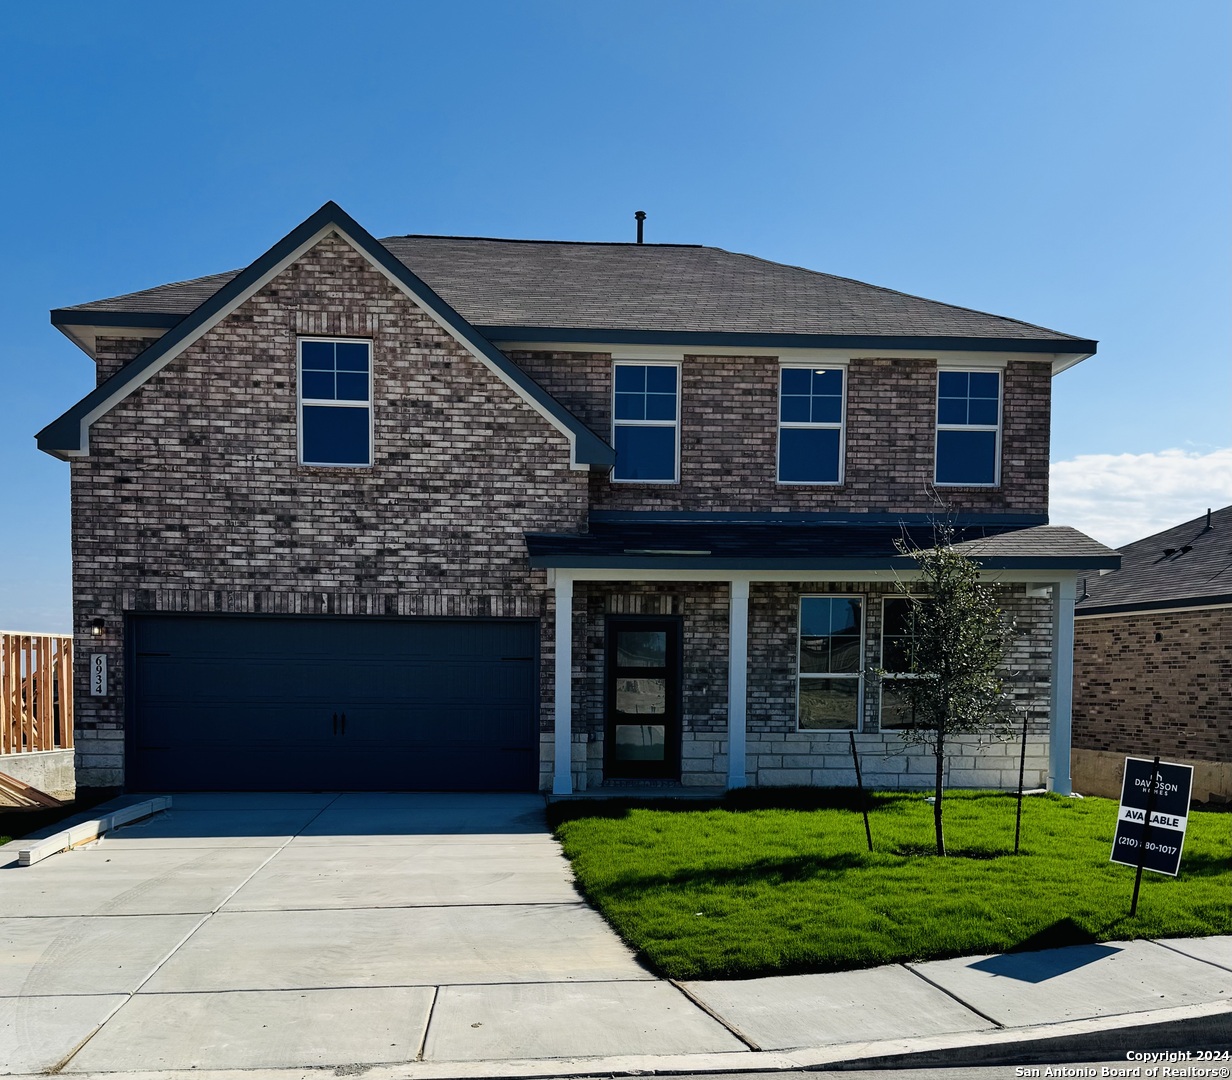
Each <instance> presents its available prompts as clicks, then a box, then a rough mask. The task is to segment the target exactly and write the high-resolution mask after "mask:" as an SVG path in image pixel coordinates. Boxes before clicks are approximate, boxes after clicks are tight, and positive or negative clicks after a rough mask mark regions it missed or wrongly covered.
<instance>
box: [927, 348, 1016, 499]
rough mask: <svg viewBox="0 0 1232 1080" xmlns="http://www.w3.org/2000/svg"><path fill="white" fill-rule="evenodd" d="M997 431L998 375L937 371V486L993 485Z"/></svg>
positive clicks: (999, 400)
mask: <svg viewBox="0 0 1232 1080" xmlns="http://www.w3.org/2000/svg"><path fill="white" fill-rule="evenodd" d="M1000 433H1001V373H1000V372H999V371H939V372H937V471H936V482H937V483H938V484H964V485H976V486H980V487H994V486H996V484H997V482H998V479H997V473H998V466H999V464H1000V460H999V459H1000Z"/></svg>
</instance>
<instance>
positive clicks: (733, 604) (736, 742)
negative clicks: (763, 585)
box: [727, 580, 749, 788]
mask: <svg viewBox="0 0 1232 1080" xmlns="http://www.w3.org/2000/svg"><path fill="white" fill-rule="evenodd" d="M727 618H728V637H727V786H728V787H729V788H741V787H744V785H745V768H746V762H745V758H746V754H745V748H744V734H745V718H746V707H747V705H748V696H749V694H748V674H749V583H748V581H747V580H741V581H733V582H732V583H731V595H730V598H729V601H728V612H727Z"/></svg>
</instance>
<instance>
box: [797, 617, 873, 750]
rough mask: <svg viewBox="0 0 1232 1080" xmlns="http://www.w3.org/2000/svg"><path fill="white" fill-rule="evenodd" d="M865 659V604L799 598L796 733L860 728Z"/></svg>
mask: <svg viewBox="0 0 1232 1080" xmlns="http://www.w3.org/2000/svg"><path fill="white" fill-rule="evenodd" d="M863 656H864V601H863V599H862V598H861V597H858V596H802V597H801V598H800V666H799V684H800V685H799V699H798V700H799V705H798V713H797V715H798V717H799V725H800V729H801V730H804V731H812V730H826V729H835V728H837V729H844V728H846V729H853V730H854V729H858V728H859V726H860V689H861V681H862V680H861V672H862V669H863V666H864V665H863Z"/></svg>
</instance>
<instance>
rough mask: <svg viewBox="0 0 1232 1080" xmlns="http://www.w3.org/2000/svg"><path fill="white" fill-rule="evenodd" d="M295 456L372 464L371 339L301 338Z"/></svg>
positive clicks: (325, 461)
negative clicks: (331, 339)
mask: <svg viewBox="0 0 1232 1080" xmlns="http://www.w3.org/2000/svg"><path fill="white" fill-rule="evenodd" d="M299 460H300V463H301V464H303V465H350V466H354V465H371V464H372V344H371V342H368V341H326V340H323V339H321V338H301V339H300V343H299Z"/></svg>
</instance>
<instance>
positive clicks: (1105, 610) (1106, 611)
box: [1074, 593, 1232, 619]
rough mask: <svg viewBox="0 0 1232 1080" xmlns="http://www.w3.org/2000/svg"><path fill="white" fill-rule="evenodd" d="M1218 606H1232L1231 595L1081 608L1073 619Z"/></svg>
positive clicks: (1185, 597) (1075, 610) (1077, 609)
mask: <svg viewBox="0 0 1232 1080" xmlns="http://www.w3.org/2000/svg"><path fill="white" fill-rule="evenodd" d="M1219 604H1232V593H1221V594H1219V595H1217V596H1184V597H1179V598H1177V599H1173V600H1139V601H1138V602H1137V603H1125V604H1095V605H1092V606H1090V607H1085V606H1081V607H1077V608H1075V609H1074V618H1075V619H1081V618H1083V617H1085V616H1089V615H1116V614H1119V613H1121V612H1124V613H1125V614H1127V615H1128V614H1132V613H1133V612H1137V611H1165V610H1167V609H1168V608H1176V609H1184V608H1195V607H1214V606H1216V605H1219Z"/></svg>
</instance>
